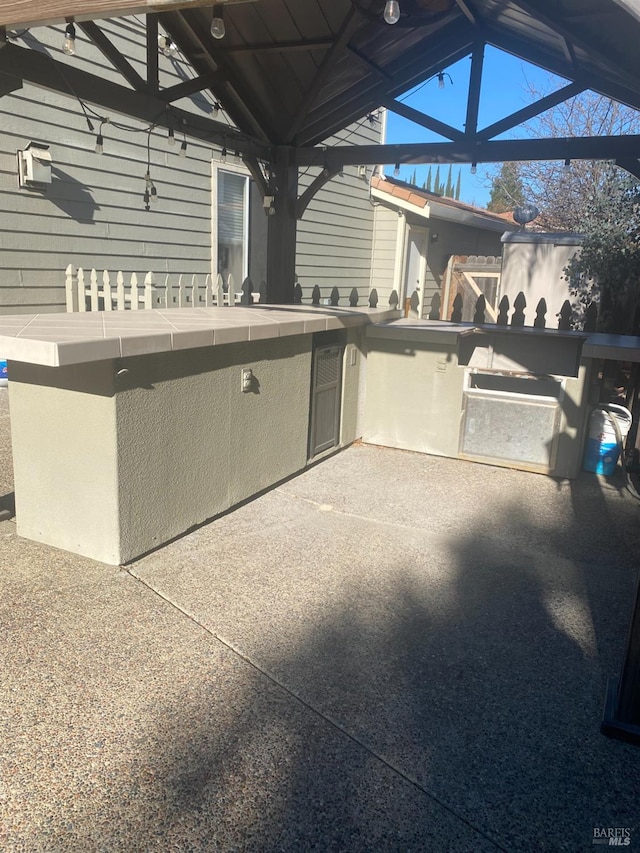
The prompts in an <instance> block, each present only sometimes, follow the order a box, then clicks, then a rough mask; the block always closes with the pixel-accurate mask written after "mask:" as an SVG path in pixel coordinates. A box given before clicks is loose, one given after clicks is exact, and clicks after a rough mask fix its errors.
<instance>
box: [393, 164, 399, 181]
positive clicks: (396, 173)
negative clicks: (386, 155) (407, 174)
mask: <svg viewBox="0 0 640 853" xmlns="http://www.w3.org/2000/svg"><path fill="white" fill-rule="evenodd" d="M393 177H394V178H399V177H400V163H396V165H395V166H394V168H393Z"/></svg>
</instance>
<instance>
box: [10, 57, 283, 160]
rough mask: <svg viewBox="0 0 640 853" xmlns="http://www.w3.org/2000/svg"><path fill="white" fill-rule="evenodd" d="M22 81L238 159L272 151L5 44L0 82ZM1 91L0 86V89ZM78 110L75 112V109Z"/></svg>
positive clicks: (265, 156)
mask: <svg viewBox="0 0 640 853" xmlns="http://www.w3.org/2000/svg"><path fill="white" fill-rule="evenodd" d="M23 79H24V80H26V81H28V82H29V83H33V84H34V85H35V86H41V87H42V88H44V89H49V90H51V91H53V92H59V93H60V94H63V95H69V96H70V97H76V98H81V99H82V100H83V101H87V102H88V103H90V104H95V105H96V106H99V107H100V108H101V109H103V110H105V111H108V112H113V113H117V114H119V115H126V116H130V117H131V118H134V119H138V120H139V121H141V122H145V123H148V124H154V125H157V126H158V127H166V128H169V127H173V128H174V129H177V128H184V130H185V132H186V133H187V135H189V136H191V137H193V138H195V139H202V140H204V141H206V142H209V143H214V144H217V145H224V143H225V140H226V141H227V144H228V145H232V146H233V148H234V149H235V150H237V151H238V152H240V153H241V154H243V155H247V156H253V157H258V158H260V159H261V160H267V161H268V160H271V156H272V150H271V147H270V146H269V145H267V144H265V143H263V142H261V141H260V140H258V139H254V138H252V137H250V136H247V135H246V134H242V133H238V132H237V131H234V130H232V129H231V128H229V126H228V125H227V124H223V123H222V122H217V121H214V120H213V119H210V118H206V117H205V116H200V115H196V114H195V113H191V112H188V111H187V110H181V109H178V108H177V107H171V108H168V107H167V104H166V103H165V102H164V101H163V100H162V98H161V97H160V96H157V95H152V94H151V93H149V92H148V91H146V92H136V91H135V90H133V89H130V88H128V87H127V86H122V85H120V84H118V83H113V82H112V81H110V80H106V79H105V78H103V77H98V76H97V75H95V74H90V73H89V72H88V71H83V70H82V69H80V68H77V67H76V66H74V65H71V64H68V63H65V64H64V66H63V67H62V68H61V69H60V70H58V63H57V62H56V60H54V59H52V58H50V57H49V56H47V55H46V54H44V53H40V52H39V51H35V50H29V49H28V48H23V47H18V46H17V45H14V44H7V45H5V47H3V48H2V50H0V81H2V83H4V81H5V80H9V81H12V80H13V81H15V80H23ZM0 85H1V84H0ZM78 109H79V108H78Z"/></svg>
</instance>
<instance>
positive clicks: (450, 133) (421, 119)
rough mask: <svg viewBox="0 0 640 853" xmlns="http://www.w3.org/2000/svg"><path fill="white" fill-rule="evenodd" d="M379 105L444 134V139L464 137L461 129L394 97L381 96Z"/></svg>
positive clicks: (441, 134)
mask: <svg viewBox="0 0 640 853" xmlns="http://www.w3.org/2000/svg"><path fill="white" fill-rule="evenodd" d="M380 106H382V107H386V108H387V109H388V110H391V112H392V113H396V114H397V115H399V116H402V117H403V118H406V119H408V120H409V121H412V122H414V123H415V124H419V125H420V126H421V127H426V128H427V130H432V131H433V132H434V133H439V134H440V136H444V138H445V139H451V140H456V139H457V140H459V141H461V140H463V139H464V138H465V135H464V133H463V132H462V131H461V130H457V129H456V128H455V127H451V125H448V124H445V123H444V122H442V121H438V119H436V118H433V117H432V116H428V115H425V114H424V113H421V112H420V111H419V110H414V109H413V107H410V106H408V105H407V104H403V103H402V102H401V101H396V100H395V99H394V98H382V100H381V101H380Z"/></svg>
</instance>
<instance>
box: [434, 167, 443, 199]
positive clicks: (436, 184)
mask: <svg viewBox="0 0 640 853" xmlns="http://www.w3.org/2000/svg"><path fill="white" fill-rule="evenodd" d="M433 191H434V193H438V194H439V195H442V189H441V187H440V166H437V167H436V179H435V182H434V184H433Z"/></svg>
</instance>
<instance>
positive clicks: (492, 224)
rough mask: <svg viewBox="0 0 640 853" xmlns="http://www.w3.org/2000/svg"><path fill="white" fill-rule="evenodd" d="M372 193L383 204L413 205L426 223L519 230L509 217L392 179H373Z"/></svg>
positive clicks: (403, 206) (502, 230)
mask: <svg viewBox="0 0 640 853" xmlns="http://www.w3.org/2000/svg"><path fill="white" fill-rule="evenodd" d="M371 192H372V195H373V197H374V198H378V199H379V200H380V201H383V202H389V203H391V204H393V203H395V204H397V205H398V207H402V208H405V209H406V208H407V206H408V205H410V208H411V210H413V212H415V213H416V214H417V215H420V214H421V213H422V215H424V217H425V219H426V218H430V219H441V220H445V221H448V222H457V223H459V224H461V225H473V226H475V227H482V228H485V229H488V230H490V231H500V232H504V231H513V230H515V229H516V228H517V227H518V226H517V225H516V224H515V223H514V221H513V218H512V216H511V214H509V213H507V214H504V213H492V212H491V211H489V210H484V209H483V208H481V207H474V206H473V205H471V204H466V202H463V201H456V200H455V199H452V198H445V197H443V196H440V195H438V194H437V193H432V192H429V191H428V190H425V189H420V188H418V187H414V186H411V185H410V184H406V183H404V182H403V181H397V180H394V179H392V178H380V177H375V178H372V180H371Z"/></svg>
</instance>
